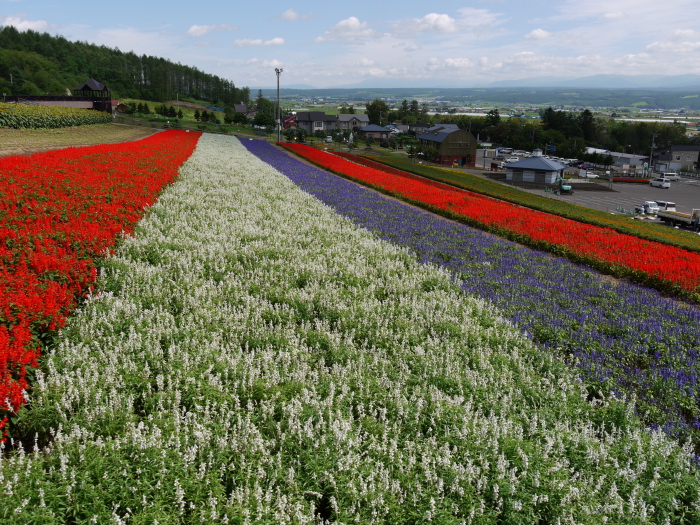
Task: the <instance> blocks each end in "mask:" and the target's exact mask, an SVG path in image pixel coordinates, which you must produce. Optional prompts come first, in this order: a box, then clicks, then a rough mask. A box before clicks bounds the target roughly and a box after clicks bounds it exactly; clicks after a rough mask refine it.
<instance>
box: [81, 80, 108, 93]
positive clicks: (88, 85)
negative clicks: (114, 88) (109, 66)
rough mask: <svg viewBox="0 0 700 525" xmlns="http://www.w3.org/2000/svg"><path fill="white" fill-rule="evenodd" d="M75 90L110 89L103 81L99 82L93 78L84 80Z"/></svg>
mask: <svg viewBox="0 0 700 525" xmlns="http://www.w3.org/2000/svg"><path fill="white" fill-rule="evenodd" d="M75 91H108V89H107V86H105V85H104V84H103V83H102V82H98V81H97V80H95V79H94V78H91V79H90V80H88V81H87V82H83V83H82V84H80V85H79V86H78V87H77V88H75Z"/></svg>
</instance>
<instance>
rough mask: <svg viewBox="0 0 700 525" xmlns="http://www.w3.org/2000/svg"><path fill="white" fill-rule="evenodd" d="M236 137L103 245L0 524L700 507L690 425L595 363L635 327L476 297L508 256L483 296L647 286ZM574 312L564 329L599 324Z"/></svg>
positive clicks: (0, 465) (209, 145)
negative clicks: (596, 333) (571, 335)
mask: <svg viewBox="0 0 700 525" xmlns="http://www.w3.org/2000/svg"><path fill="white" fill-rule="evenodd" d="M244 144H245V146H246V147H243V146H242V145H241V143H239V142H238V141H237V139H235V138H233V137H225V136H212V135H204V136H202V138H201V139H200V140H199V143H198V145H197V149H196V150H195V152H194V153H193V154H192V156H191V157H190V158H189V160H187V161H186V162H185V163H184V165H183V166H182V167H181V168H180V176H179V177H178V179H177V180H176V181H175V182H174V183H173V184H171V185H169V186H168V187H167V188H166V189H165V190H164V191H163V192H162V193H161V194H160V197H159V199H158V201H157V202H156V203H155V204H154V205H153V206H152V207H150V208H149V211H148V213H147V214H146V216H145V217H144V218H143V219H142V220H141V221H140V222H139V223H138V225H137V226H136V228H135V230H134V233H133V235H128V236H126V237H125V238H124V239H123V241H122V242H121V243H120V244H119V245H118V246H117V248H116V251H115V253H114V254H113V255H112V256H110V257H108V258H106V259H105V260H104V261H103V262H102V263H101V264H100V275H99V278H98V280H97V282H96V285H95V286H96V289H95V292H94V293H93V294H92V295H90V296H89V298H88V300H87V301H86V302H85V304H84V305H83V306H82V307H81V308H80V309H78V310H77V311H76V312H75V314H74V315H73V316H72V317H70V318H69V319H68V321H67V322H66V325H65V327H64V329H63V330H62V332H61V333H60V335H59V337H58V338H57V340H56V343H55V346H53V347H52V351H51V352H49V353H48V354H47V355H45V356H44V357H43V358H42V359H41V360H40V363H39V364H40V368H39V369H37V370H36V371H35V379H36V380H35V383H34V386H33V388H32V390H31V391H30V392H28V394H27V395H28V399H29V403H28V405H27V406H26V407H25V408H23V409H22V410H20V412H19V416H18V421H17V427H16V428H22V429H24V435H23V437H22V443H21V444H20V443H18V442H17V440H15V439H8V440H7V442H6V443H5V444H4V445H3V446H4V451H3V455H2V459H0V491H1V493H2V494H3V496H2V497H1V499H2V503H3V505H2V506H0V522H2V523H8V524H27V523H45V524H48V523H51V524H53V523H56V524H65V523H91V522H92V523H139V524H146V523H148V524H150V523H182V524H191V523H251V524H252V523H287V524H292V523H298V524H302V523H314V522H315V523H321V522H324V521H325V522H329V523H350V522H353V523H363V524H364V523H392V524H394V523H396V524H413V523H421V522H433V523H440V524H443V523H445V524H460V523H474V524H482V523H485V524H491V523H492V524H496V523H514V524H523V525H525V524H527V525H530V524H532V523H538V522H539V523H581V524H598V523H605V522H608V523H623V524H630V525H631V524H640V523H642V524H645V523H646V524H652V523H654V524H655V523H665V522H668V523H689V524H690V523H697V522H698V521H699V520H700V510H699V509H700V494H699V493H698V486H700V483H699V482H700V474H699V471H698V469H697V466H696V463H695V461H694V453H693V450H692V443H691V441H689V440H688V439H687V435H686V439H685V441H686V445H685V446H681V445H680V444H679V442H678V441H677V440H676V439H674V438H672V437H669V435H670V434H672V427H673V425H672V424H670V423H669V424H658V425H653V424H652V425H650V424H649V423H650V421H645V420H643V419H642V417H647V418H651V417H654V416H656V415H658V414H652V413H645V414H640V413H639V412H640V411H639V410H638V409H637V408H636V405H635V404H634V402H633V400H629V401H628V402H625V401H623V400H619V399H616V398H615V397H614V396H613V394H614V393H615V392H618V393H619V392H620V388H621V387H620V385H618V384H617V383H616V381H617V379H618V378H617V377H614V374H615V373H617V371H615V370H614V369H609V368H608V369H606V368H605V360H604V359H599V360H595V359H593V358H592V357H593V355H594V354H599V355H603V356H605V355H607V357H608V358H609V360H610V361H612V360H613V359H616V358H617V355H618V353H621V352H623V351H624V350H631V349H630V348H628V347H627V346H625V345H627V344H628V343H620V344H618V346H617V347H615V349H611V350H610V353H609V354H606V352H608V348H607V340H600V341H598V346H596V344H594V343H591V344H590V345H587V344H586V345H584V344H583V343H580V342H572V343H563V342H560V341H556V340H555V341H551V343H552V344H549V345H548V344H546V342H544V343H543V342H541V341H540V342H537V343H536V342H533V341H532V339H531V336H532V335H533V334H531V333H529V330H528V329H524V328H523V326H525V325H524V324H523V323H526V322H529V321H527V318H526V317H527V316H526V314H527V313H528V312H526V309H527V308H528V307H527V306H524V303H523V306H521V307H520V308H516V310H515V311H516V312H518V311H519V312H520V316H518V315H516V314H514V311H508V310H506V309H503V308H502V306H501V305H498V304H495V303H494V302H492V298H490V297H487V295H488V293H486V294H484V293H481V295H482V297H478V295H480V293H477V291H478V289H479V288H480V287H483V288H484V289H486V288H487V287H488V285H489V282H490V279H489V275H491V276H492V277H494V278H495V276H496V274H497V273H498V274H499V275H500V279H499V280H495V282H494V283H493V293H494V295H499V294H500V295H502V296H503V297H504V298H512V297H514V296H515V295H521V296H526V295H531V294H532V295H537V294H539V293H540V292H539V289H538V288H537V286H538V281H540V280H541V281H544V282H546V281H548V280H549V279H548V278H547V277H546V276H547V272H548V271H557V268H558V266H557V265H561V267H562V268H563V271H564V272H570V273H571V275H572V278H571V279H570V282H571V283H579V282H580V284H579V285H578V286H580V287H581V290H580V291H583V289H584V287H590V288H591V289H592V290H593V292H592V293H591V302H589V303H587V304H592V301H593V300H594V297H598V300H599V301H602V302H599V308H598V310H603V311H604V310H605V309H606V308H609V309H610V310H615V309H617V308H621V305H625V306H626V305H628V304H629V305H633V301H632V300H631V299H627V295H626V294H627V293H628V292H627V291H626V290H627V288H624V287H623V288H621V289H622V290H623V292H622V293H621V297H622V299H621V300H620V302H618V303H615V302H613V303H611V306H608V304H607V303H606V302H605V300H606V299H608V298H609V299H611V300H613V299H614V297H615V296H616V294H617V289H616V288H606V287H605V286H604V284H603V283H604V281H603V280H602V279H600V278H599V277H597V276H596V275H595V274H594V273H593V272H591V271H590V270H587V269H586V268H584V267H579V266H576V265H571V264H569V263H568V262H566V261H564V260H562V259H556V258H552V257H549V256H545V255H541V254H539V255H538V254H536V253H535V252H532V251H530V250H526V249H524V248H519V247H516V246H515V245H513V244H510V243H505V242H500V241H497V240H496V239H494V238H490V237H489V239H491V240H492V241H493V242H492V244H491V245H489V244H488V242H487V240H486V239H487V236H485V235H483V234H480V233H478V232H477V231H476V230H471V229H467V227H466V226H464V225H458V224H457V225H455V226H456V227H459V228H461V229H460V230H455V231H451V230H449V228H448V227H447V226H448V225H449V224H452V223H448V222H447V221H444V220H442V219H439V218H435V217H434V216H432V215H430V214H427V213H425V212H421V211H419V210H415V209H414V208H410V207H408V206H404V205H402V204H400V203H397V202H395V201H393V200H390V199H386V198H384V197H381V196H380V195H377V194H376V193H374V192H371V191H369V190H366V189H364V188H361V187H359V186H357V185H354V184H352V183H350V182H347V181H345V180H343V179H340V178H338V177H336V176H333V175H329V174H328V173H326V172H324V171H321V170H319V169H316V168H313V167H311V166H308V165H306V164H303V163H301V162H299V161H295V160H293V159H291V158H290V157H289V156H287V155H286V154H284V153H282V152H280V151H279V150H276V149H275V148H274V147H272V146H270V145H268V144H266V143H265V142H261V141H253V140H250V141H245V142H244ZM169 164H171V165H172V166H176V165H177V162H175V161H170V162H169ZM392 206H395V207H396V208H392ZM409 210H412V211H413V212H415V215H409ZM401 215H405V216H406V218H405V219H402V220H400V217H401ZM443 226H444V229H441V228H442V227H443ZM411 243H413V244H411ZM468 247H470V248H473V249H474V250H475V251H473V252H471V254H470V253H468V252H465V251H464V250H465V249H467V248H468ZM451 250H452V251H451ZM520 250H526V251H524V252H522V255H521V253H520ZM480 254H481V255H480ZM499 254H500V255H499ZM499 257H500V258H501V259H502V260H503V263H501V262H499ZM433 258H436V259H434V260H433ZM439 258H441V259H442V263H445V262H446V261H454V262H455V264H457V263H458V262H459V264H461V265H462V266H454V267H450V266H449V265H445V264H442V263H439V261H438V259H439ZM545 258H547V259H549V260H550V261H552V266H550V269H551V270H547V269H543V270H537V265H539V264H543V265H544V264H545V263H544V259H545ZM529 259H532V261H530V260H529ZM460 261H461V262H460ZM506 261H510V262H512V263H513V266H512V274H510V275H509V274H507V273H504V272H503V269H504V268H505V267H504V266H503V265H502V264H505V263H506ZM499 264H501V266H500V267H499V269H497V268H496V266H498V265H499ZM530 264H532V266H529V265H530ZM492 265H493V266H492ZM521 265H522V266H526V267H525V268H522V271H521V274H525V273H530V276H529V278H530V281H523V280H522V278H521V277H520V276H519V275H521V274H517V271H520V270H517V267H518V266H521ZM566 265H568V266H566ZM542 268H544V266H543V267H542ZM516 270H517V271H516ZM529 270H532V271H529ZM489 272H493V273H491V274H490V273H489ZM507 282H513V283H517V287H518V288H519V289H518V290H517V293H516V292H514V289H508V288H505V285H506V283H507ZM480 283H481V284H480ZM608 284H609V283H608ZM539 286H540V287H542V286H544V285H539ZM499 288H500V290H499ZM637 289H639V290H642V291H644V292H645V297H647V298H648V303H645V304H646V307H647V309H648V308H652V309H656V310H654V312H655V313H656V314H658V313H663V315H668V320H666V319H664V323H662V324H665V325H668V326H674V327H675V328H669V330H670V331H671V332H670V333H672V334H673V336H674V337H676V338H678V339H682V340H683V341H687V342H688V344H692V343H690V341H691V339H690V338H692V337H697V336H696V335H694V333H693V332H680V331H679V327H680V326H681V325H684V324H687V323H688V322H689V321H692V319H693V318H692V316H693V315H697V310H696V309H694V308H689V307H684V306H682V305H679V304H676V305H675V306H676V309H675V310H673V308H672V305H671V303H670V302H668V301H666V302H665V301H664V300H663V299H662V298H660V297H659V296H658V295H657V294H655V292H653V291H650V290H646V289H643V288H641V287H637ZM556 293H557V292H555V291H552V293H551V295H552V296H554V295H555V294H556ZM558 293H559V300H560V301H561V302H564V298H565V297H566V295H567V293H568V292H567V291H566V290H562V291H560V292H558ZM632 295H633V292H632V291H630V292H629V296H630V297H632ZM570 299H571V297H570ZM521 309H522V311H521ZM546 309H551V307H550V306H549V305H547V306H546ZM664 309H665V310H664ZM584 313H586V312H584V311H582V312H579V314H578V315H579V317H576V318H574V317H572V316H573V315H574V314H573V313H572V311H571V310H564V309H562V312H561V313H560V317H559V318H558V320H557V321H556V322H557V323H558V324H557V325H556V326H557V327H558V326H559V325H564V324H568V325H571V326H574V325H576V324H579V323H580V324H579V326H580V328H581V330H582V331H585V329H588V328H589V327H590V326H589V325H590V324H595V323H597V322H599V321H598V320H597V319H594V318H592V317H590V318H586V317H585V316H584V315H583V314H584ZM610 313H612V312H610ZM620 313H621V312H619V311H615V312H614V316H613V315H610V316H609V317H608V318H607V319H608V325H607V329H608V333H609V334H608V335H610V334H613V333H614V332H616V331H623V330H624V325H623V324H622V323H621V324H620V325H617V324H615V321H616V319H617V317H618V315H619V314H620ZM591 315H592V312H591ZM637 315H638V320H639V322H644V320H643V319H642V317H641V315H642V314H641V313H637ZM570 316H571V317H570ZM673 316H675V317H673ZM683 316H686V317H683ZM629 319H633V317H630V318H629ZM521 320H522V322H521ZM623 322H624V321H623ZM629 322H632V321H629ZM533 323H534V324H532V325H531V326H533V330H534V327H535V326H538V325H537V323H538V321H537V320H535V321H533ZM694 325H695V326H697V325H698V323H697V321H696V320H695V321H694ZM636 329H638V327H631V329H630V330H629V331H630V332H631V331H633V330H636ZM667 337H668V336H667ZM695 341H696V347H697V339H696V340H695ZM567 344H568V346H567ZM629 345H630V346H632V345H633V343H629ZM582 346H584V347H585V349H583V350H582V352H581V353H579V354H576V352H575V351H574V350H575V349H576V348H578V347H582ZM567 349H568V352H566V351H565V352H562V350H567ZM655 349H656V350H658V352H659V353H660V354H662V353H663V351H664V349H663V348H661V347H659V346H657V347H655ZM667 350H670V349H667ZM585 352H588V354H589V356H590V357H591V359H590V360H589V361H588V365H587V366H584V367H579V368H576V366H575V365H576V363H577V361H578V360H581V361H583V360H584V358H585V355H584V354H585ZM563 353H564V354H566V353H568V354H569V357H570V358H571V359H569V360H568V361H567V359H565V357H563V356H562V354H563ZM667 353H668V354H669V355H668V356H665V357H668V359H669V361H668V363H667V364H668V366H671V365H674V366H677V367H680V366H681V365H682V364H683V363H681V362H680V361H679V359H680V357H679V356H675V355H670V354H671V352H670V351H669V352H667ZM627 365H629V367H630V368H629V369H631V363H627ZM691 366H694V365H692V364H691ZM651 368H653V367H650V369H649V370H650V373H651V372H652V370H651ZM586 370H588V371H591V372H595V371H596V370H599V371H600V374H608V376H610V377H609V378H608V380H607V382H606V381H598V382H596V380H595V379H596V378H593V379H591V376H590V374H589V375H587V374H586V373H585V371H586ZM640 370H642V369H641V368H640ZM676 370H678V371H679V372H680V368H677V369H676ZM686 372H688V370H686ZM650 377H651V376H650ZM654 377H657V376H654ZM659 377H660V376H658V377H657V379H653V380H654V381H656V380H663V379H659ZM597 379H601V378H597ZM640 380H641V378H640ZM649 381H652V379H649ZM670 381H671V382H673V381H675V378H672V379H671V380H670ZM664 403H666V404H664V405H663V407H662V408H660V411H663V410H664V409H665V408H666V406H670V404H671V401H670V400H669V399H667V400H666V401H664ZM650 406H651V405H650ZM662 427H663V428H662ZM677 428H679V429H681V430H684V429H686V428H687V427H682V426H680V424H679V426H678V427H677Z"/></svg>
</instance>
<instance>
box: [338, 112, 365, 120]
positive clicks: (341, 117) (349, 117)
mask: <svg viewBox="0 0 700 525" xmlns="http://www.w3.org/2000/svg"><path fill="white" fill-rule="evenodd" d="M353 119H356V120H358V121H360V122H369V115H367V114H366V113H340V114H339V115H338V120H339V121H340V122H350V121H351V120H353Z"/></svg>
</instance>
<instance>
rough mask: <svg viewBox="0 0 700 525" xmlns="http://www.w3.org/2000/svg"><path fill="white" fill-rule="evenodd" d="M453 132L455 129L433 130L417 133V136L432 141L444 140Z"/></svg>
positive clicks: (419, 138)
mask: <svg viewBox="0 0 700 525" xmlns="http://www.w3.org/2000/svg"><path fill="white" fill-rule="evenodd" d="M452 133H454V130H452V131H437V132H435V131H433V132H431V133H421V134H420V135H416V138H417V139H418V140H427V141H430V142H440V143H441V142H443V141H444V140H445V139H446V138H447V137H449V136H450V135H451V134H452Z"/></svg>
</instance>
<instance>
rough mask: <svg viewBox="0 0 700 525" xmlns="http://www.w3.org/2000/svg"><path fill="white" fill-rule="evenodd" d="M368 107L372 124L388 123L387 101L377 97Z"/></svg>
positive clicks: (368, 115) (368, 114)
mask: <svg viewBox="0 0 700 525" xmlns="http://www.w3.org/2000/svg"><path fill="white" fill-rule="evenodd" d="M366 107H367V117H368V118H369V123H370V124H377V125H378V126H381V125H382V124H383V122H384V123H386V120H385V119H386V118H387V117H388V115H389V105H388V104H387V103H386V102H384V101H383V100H380V99H378V98H375V99H374V100H373V101H372V102H369V103H368V104H367V106H366Z"/></svg>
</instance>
